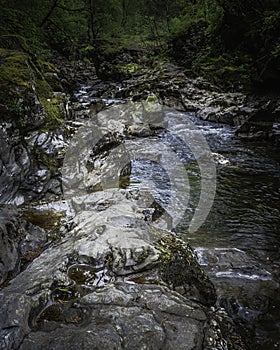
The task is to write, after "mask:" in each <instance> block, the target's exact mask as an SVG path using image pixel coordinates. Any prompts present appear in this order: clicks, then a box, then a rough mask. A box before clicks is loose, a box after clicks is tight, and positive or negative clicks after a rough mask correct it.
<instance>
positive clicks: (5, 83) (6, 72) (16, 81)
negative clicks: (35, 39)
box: [0, 48, 32, 104]
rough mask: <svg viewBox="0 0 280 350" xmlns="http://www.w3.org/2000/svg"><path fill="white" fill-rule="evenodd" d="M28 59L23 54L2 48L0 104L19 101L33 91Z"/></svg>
mask: <svg viewBox="0 0 280 350" xmlns="http://www.w3.org/2000/svg"><path fill="white" fill-rule="evenodd" d="M27 62H28V57H27V55H26V54H25V53H23V52H18V51H10V50H7V49H3V48H0V69H1V73H0V87H1V89H0V103H3V104H5V103H6V102H7V99H13V100H14V99H17V98H20V97H22V96H23V95H25V94H27V93H28V92H29V91H31V89H32V83H31V80H32V79H31V74H30V71H29V69H28V63H27Z"/></svg>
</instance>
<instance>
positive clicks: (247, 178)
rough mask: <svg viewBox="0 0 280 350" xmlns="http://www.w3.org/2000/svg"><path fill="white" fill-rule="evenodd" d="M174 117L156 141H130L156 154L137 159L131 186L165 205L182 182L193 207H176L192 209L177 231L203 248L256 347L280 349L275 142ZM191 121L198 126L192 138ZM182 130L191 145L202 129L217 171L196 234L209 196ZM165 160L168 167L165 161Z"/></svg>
mask: <svg viewBox="0 0 280 350" xmlns="http://www.w3.org/2000/svg"><path fill="white" fill-rule="evenodd" d="M166 118H167V119H168V122H169V131H166V130H164V131H159V132H158V133H157V135H156V136H153V137H150V138H146V139H144V141H142V142H141V145H140V146H139V142H137V140H130V141H127V147H128V148H129V149H132V150H133V149H137V150H138V152H139V147H140V148H141V147H142V148H143V150H142V151H143V153H144V152H146V153H147V152H150V153H152V154H153V157H154V159H151V157H148V159H144V158H145V157H142V158H141V157H138V158H137V157H135V159H134V160H133V161H132V174H131V176H130V184H129V186H128V189H135V188H140V189H142V190H143V189H145V188H146V189H147V190H148V191H150V192H151V193H152V194H153V196H154V197H155V198H156V200H157V202H158V203H160V204H161V205H162V206H166V205H167V204H168V201H170V198H171V197H172V191H173V188H172V182H171V181H170V174H172V176H173V177H176V179H175V183H176V184H177V185H176V186H177V190H178V189H179V191H178V192H180V193H181V195H182V191H180V186H181V188H184V186H185V187H187V188H188V193H189V198H188V205H186V203H184V201H182V200H181V199H180V200H179V201H178V203H177V204H176V202H174V204H173V207H172V208H171V213H170V214H171V216H173V215H176V213H178V212H180V213H181V212H182V207H180V205H181V206H184V208H183V209H184V210H185V215H184V216H183V217H182V219H181V220H180V222H179V224H178V225H177V227H176V231H177V232H178V233H179V234H180V235H181V236H182V238H183V239H185V240H187V241H188V242H190V244H191V245H192V246H193V247H195V250H196V252H197V255H198V257H199V260H200V263H201V264H202V265H204V266H205V268H206V270H207V272H208V273H209V275H210V276H211V278H212V280H213V282H214V283H215V285H216V288H217V290H218V294H219V299H218V305H219V306H222V307H224V308H226V309H227V311H228V312H229V313H230V314H231V316H232V317H233V318H235V319H236V320H237V321H238V324H239V325H240V330H241V331H242V333H243V334H244V337H245V338H246V339H247V340H248V342H249V344H250V349H278V348H280V295H279V275H280V274H279V265H280V259H279V255H280V254H279V243H280V232H279V229H280V217H279V209H280V206H279V195H280V193H279V191H280V190H279V184H280V171H279V170H280V167H279V161H280V154H279V151H278V152H277V149H276V147H273V146H269V145H267V144H254V143H252V142H250V143H246V142H244V141H241V140H240V139H238V138H237V137H236V136H235V134H234V131H235V129H234V128H233V127H231V126H226V125H221V124H215V123H209V122H203V121H200V120H198V119H196V117H195V116H194V115H193V114H190V113H178V115H176V112H170V113H169V114H168V113H167V116H166ZM184 118H186V119H188V120H191V121H192V122H193V123H195V125H196V129H195V130H192V131H191V133H190V131H189V130H188V129H189V127H188V125H187V124H186V122H185V121H184ZM175 130H176V132H175ZM178 132H186V133H187V132H188V133H189V134H188V138H187V139H188V140H190V138H191V136H192V133H197V132H201V133H202V134H203V135H204V137H205V138H206V139H207V142H208V144H209V146H210V149H211V152H212V158H213V159H214V160H215V163H216V169H217V189H216V196H215V200H214V203H213V206H212V209H211V211H210V213H209V215H208V217H207V219H206V221H205V223H204V224H203V225H202V226H201V227H200V228H199V229H198V230H197V231H196V232H193V233H189V231H188V227H189V224H190V220H191V217H192V216H193V214H194V212H195V208H196V206H197V205H198V201H199V196H200V193H201V181H200V180H201V178H200V175H201V174H200V167H199V162H198V161H197V159H195V157H194V155H193V153H192V151H191V147H188V146H187V145H186V142H182V140H181V139H180V138H178V137H176V135H178ZM174 135H175V136H174ZM159 141H160V142H159ZM187 143H190V142H189V141H188V142H187ZM163 145H164V147H163ZM174 152H175V153H176V156H174ZM140 153H141V152H140ZM162 157H165V163H164V166H162V165H159V164H158V163H159V162H157V159H162ZM178 159H179V161H180V162H181V163H182V164H184V167H185V169H187V174H188V179H187V181H186V178H185V176H183V174H180V172H179V173H177V172H176V170H174V169H176V166H177V163H178ZM181 175H182V176H181ZM178 184H179V185H178ZM180 193H179V194H178V195H180ZM186 193H187V192H186ZM175 195H176V193H175Z"/></svg>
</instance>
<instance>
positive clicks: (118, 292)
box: [0, 63, 278, 349]
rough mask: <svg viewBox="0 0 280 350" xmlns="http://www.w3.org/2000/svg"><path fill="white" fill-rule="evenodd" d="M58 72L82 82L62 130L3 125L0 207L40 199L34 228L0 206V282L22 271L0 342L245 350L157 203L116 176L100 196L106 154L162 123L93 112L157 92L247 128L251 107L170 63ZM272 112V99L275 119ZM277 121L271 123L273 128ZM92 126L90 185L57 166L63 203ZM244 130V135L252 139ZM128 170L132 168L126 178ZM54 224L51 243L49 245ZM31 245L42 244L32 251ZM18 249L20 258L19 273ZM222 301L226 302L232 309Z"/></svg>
mask: <svg viewBox="0 0 280 350" xmlns="http://www.w3.org/2000/svg"><path fill="white" fill-rule="evenodd" d="M99 68H100V67H99ZM101 68H102V67H101ZM71 71H72V73H71V74H70V73H69V72H71ZM107 73H108V74H109V73H110V72H109V71H108V72H107ZM62 74H63V75H64V78H63V79H64V80H63V81H62V85H63V86H64V87H65V88H67V89H68V91H72V92H73V90H75V91H76V89H77V86H79V85H81V84H82V86H81V87H80V88H79V90H78V91H76V93H75V95H74V96H73V97H72V98H71V101H70V104H67V105H65V106H64V107H65V123H64V125H63V128H60V129H59V130H51V131H42V130H40V131H38V130H37V131H34V130H33V131H31V130H29V131H28V132H26V133H25V134H24V135H23V136H22V135H20V136H17V134H16V133H15V132H14V127H13V129H11V130H12V131H9V127H10V126H9V125H8V126H7V124H2V131H1V132H2V136H3V137H1V141H0V142H1V143H2V146H3V147H2V149H5V150H6V151H5V152H3V154H1V164H0V165H1V166H2V168H1V169H2V172H1V181H2V183H3V187H2V188H1V196H2V197H1V202H2V203H5V204H7V203H15V204H24V205H26V203H27V201H28V200H30V199H36V200H37V201H38V202H37V203H36V206H35V213H34V212H33V211H32V210H33V209H34V208H33V209H32V208H31V209H30V208H28V207H27V209H28V210H26V208H25V217H24V219H25V220H26V221H28V222H29V224H26V222H25V221H24V220H21V219H18V217H19V214H18V212H17V211H15V209H9V211H8V212H7V210H8V209H6V208H4V209H3V213H2V212H1V218H2V219H1V232H2V242H3V244H2V245H1V250H0V253H1V261H3V263H2V265H1V274H2V281H5V280H6V279H7V277H8V273H9V272H12V273H13V274H14V275H17V276H16V277H15V278H13V279H12V280H11V281H10V283H9V285H4V286H3V289H2V290H1V291H0V299H1V302H0V305H1V306H0V314H1V317H0V328H1V343H0V348H1V349H15V348H19V349H46V348H49V349H65V348H67V349H77V348H83V349H92V348H96V349H105V348H108V347H109V348H112V349H136V348H137V349H138V348H139V349H171V348H172V349H245V348H246V347H245V345H244V344H243V342H242V340H241V338H240V336H238V334H237V333H236V331H235V325H234V321H233V320H232V319H231V318H229V316H228V315H227V314H226V312H225V311H224V309H223V308H215V306H214V305H215V302H216V291H215V288H214V287H213V284H212V282H211V281H210V279H209V278H208V277H207V276H206V275H205V273H204V271H203V270H202V269H201V267H200V265H199V264H198V262H197V258H196V255H195V253H194V252H193V250H192V248H191V247H190V246H189V245H188V244H187V243H185V242H183V241H182V240H180V239H179V238H178V236H177V235H175V234H173V233H170V232H168V231H166V230H162V229H160V228H159V227H158V225H157V223H156V222H154V221H153V220H155V218H157V217H160V219H161V215H160V214H158V213H156V214H158V215H153V213H154V212H155V207H152V208H151V206H150V201H149V200H147V198H146V197H145V195H144V194H143V193H138V192H137V191H131V192H129V191H126V190H119V189H118V190H116V189H114V187H115V183H114V181H112V184H111V186H109V188H107V189H106V191H100V190H101V189H102V183H104V179H103V178H102V176H101V175H100V174H101V173H110V172H111V171H113V169H112V166H111V165H110V162H109V161H108V159H107V158H108V157H110V152H111V151H113V150H114V149H115V148H117V147H120V146H121V145H122V143H123V140H124V139H125V138H135V137H136V138H145V137H149V136H152V135H153V134H154V132H155V130H157V128H158V126H157V125H153V126H152V127H151V125H150V124H149V123H143V121H142V120H141V118H140V120H139V118H138V116H136V118H135V116H134V118H131V119H129V118H127V116H126V117H125V118H124V119H123V120H121V119H118V118H112V119H111V120H107V119H106V113H105V114H102V113H99V115H98V116H96V113H98V112H100V111H102V110H104V109H106V108H108V107H109V106H110V105H111V104H114V103H120V104H121V103H123V102H124V101H127V100H142V99H148V100H149V98H151V99H152V100H153V99H154V97H156V100H159V101H161V102H162V103H164V104H167V105H169V106H172V107H175V108H177V109H179V110H183V111H195V113H196V114H197V116H199V117H200V118H201V119H204V120H209V121H216V122H220V123H229V124H232V125H240V124H242V125H247V124H248V123H251V122H252V123H253V122H254V118H255V116H256V115H257V114H256V109H257V107H256V105H255V104H254V102H252V101H251V102H250V101H248V100H247V99H246V96H244V95H243V94H237V93H236V94H233V93H227V94H222V93H220V92H215V91H211V89H212V87H211V86H209V85H207V83H206V82H204V81H201V80H199V79H197V80H191V79H188V78H187V77H186V74H185V73H184V72H182V70H181V69H180V68H178V67H175V66H173V65H171V64H163V65H161V66H160V68H155V69H154V70H153V71H151V69H146V71H145V69H141V74H140V75H138V77H137V78H136V77H135V76H134V75H133V74H130V76H129V77H128V76H127V75H126V76H122V81H121V82H112V81H110V82H109V81H101V80H100V79H99V78H97V76H96V75H95V70H94V69H93V68H92V67H87V66H86V65H85V64H83V63H81V64H77V65H76V68H75V69H74V70H73V65H70V64H69V66H67V65H65V69H64V71H63V72H62ZM112 74H113V75H114V72H113V73H112ZM106 78H107V79H108V78H109V77H108V76H107V77H106ZM83 96H84V97H83ZM264 110H265V109H264ZM275 110H277V106H274V105H273V108H272V114H273V113H274V111H275ZM274 117H275V116H274V114H273V118H272V119H271V120H270V121H269V122H270V123H272V125H274V126H273V128H274V129H275V130H276V129H277V128H276V126H275V123H277V118H278V117H275V118H276V119H274ZM137 118H138V119H137ZM256 118H259V117H256ZM261 119H262V118H261ZM88 122H89V123H90V124H95V125H99V127H102V128H103V130H104V134H103V135H102V139H101V141H100V142H99V143H97V144H96V145H94V147H93V148H92V149H91V156H90V157H89V159H88V162H87V163H86V167H85V168H86V170H87V172H88V173H89V174H90V175H91V176H90V179H89V181H88V182H86V183H84V182H83V181H82V182H80V183H79V182H77V180H74V183H73V179H72V178H71V171H72V170H73V169H72V170H71V168H70V172H69V173H68V175H69V178H67V173H66V174H65V173H64V180H66V183H64V186H66V188H67V181H68V184H69V188H68V189H67V195H66V199H65V200H64V201H62V199H61V193H62V183H61V173H60V170H61V166H62V161H63V159H64V155H65V151H66V149H67V147H68V146H69V143H70V140H71V142H75V136H74V138H72V137H73V135H75V134H76V133H77V130H81V128H84V129H85V130H86V128H87V126H88ZM269 127H270V129H271V124H270V126H269ZM244 128H245V126H244ZM245 129H246V130H245ZM245 129H244V130H245V131H244V134H250V133H251V134H254V130H253V131H252V130H251V129H250V128H249V129H248V128H247V127H246V128H245ZM270 129H269V130H270ZM250 130H251V131H250ZM241 131H242V129H241V130H240V132H241ZM11 135H12V136H11ZM89 136H90V135H89ZM269 138H272V139H275V140H276V137H275V136H273V135H272V136H269ZM72 145H73V143H72ZM120 154H121V153H120ZM121 155H122V154H121ZM73 164H74V163H73ZM129 172H130V167H129V165H128V166H127V167H126V169H125V170H124V173H123V174H122V175H124V176H125V175H129ZM12 174H15V175H14V176H13V177H12V176H11V175H12ZM118 175H119V174H118ZM117 180H118V179H117ZM79 186H81V188H79ZM85 188H86V191H84V189H85ZM73 189H74V190H73ZM77 189H78V191H77ZM81 190H82V192H81ZM71 191H72V192H71ZM78 194H80V197H79V196H78ZM67 196H68V198H67ZM39 200H42V203H40V202H39ZM54 200H55V201H54ZM51 201H54V202H52V203H50V207H51V208H55V209H54V210H55V211H56V212H57V211H58V212H61V211H62V210H65V211H66V216H67V220H68V225H66V226H67V227H62V231H61V232H63V234H62V235H61V234H59V233H58V231H55V228H54V227H53V226H51V225H48V221H49V219H50V218H51V216H52V214H51V213H50V212H48V210H49V209H46V208H49V207H48V202H51ZM147 203H148V205H147ZM38 208H39V212H40V213H41V214H40V213H39V215H37V214H38V213H37V214H36V212H37V211H38ZM42 208H45V209H44V210H45V212H44V214H42ZM44 220H45V222H44ZM26 225H29V226H28V227H27V226H26ZM60 226H63V224H62V223H58V227H60ZM20 230H23V233H21V235H19V231H20ZM54 231H55V236H56V237H55V241H54V242H53V239H49V241H48V238H47V237H48V234H49V233H50V232H54ZM66 232H67V233H66ZM22 235H25V237H27V238H25V239H23V238H22ZM47 242H48V244H47ZM37 248H42V249H41V250H40V251H38V252H37V253H36V252H34V254H33V255H32V254H31V253H29V255H28V254H27V253H28V252H30V251H34V250H36V249H37ZM23 256H25V263H26V264H25V266H24V269H23V271H20V263H19V260H20V257H23ZM212 256H213V255H212ZM23 260H24V259H23ZM19 272H20V273H19ZM7 284H8V283H7ZM221 288H222V287H221ZM226 302H227V301H225V302H224V305H223V304H222V303H221V305H222V306H225V307H226V308H227V309H230V307H229V306H228V305H225V303H226ZM93 344H94V345H93ZM93 346H94V347H93Z"/></svg>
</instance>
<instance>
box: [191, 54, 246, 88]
mask: <svg viewBox="0 0 280 350" xmlns="http://www.w3.org/2000/svg"><path fill="white" fill-rule="evenodd" d="M193 70H194V71H195V72H197V74H200V75H202V76H203V77H204V78H206V79H208V80H210V81H212V82H213V83H215V84H217V85H221V82H222V85H223V87H224V88H227V89H236V88H240V87H242V86H243V87H244V86H246V87H249V86H248V84H249V82H250V80H249V76H248V71H249V67H248V65H246V64H245V63H244V64H240V63H239V62H238V61H237V60H235V59H234V58H233V57H231V56H230V55H226V54H223V55H221V56H218V57H205V56H201V57H199V58H198V59H197V60H196V61H195V62H194V64H193Z"/></svg>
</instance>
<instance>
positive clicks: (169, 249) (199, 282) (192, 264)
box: [156, 235, 216, 305]
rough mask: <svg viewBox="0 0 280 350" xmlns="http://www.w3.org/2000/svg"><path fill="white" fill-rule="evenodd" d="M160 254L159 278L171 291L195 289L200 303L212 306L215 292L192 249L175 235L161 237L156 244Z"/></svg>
mask: <svg viewBox="0 0 280 350" xmlns="http://www.w3.org/2000/svg"><path fill="white" fill-rule="evenodd" d="M156 248H157V249H158V250H159V251H160V252H161V253H160V259H159V260H160V262H161V268H160V272H161V277H162V279H163V280H164V281H165V282H166V283H167V284H168V285H169V286H170V287H172V288H173V289H176V288H178V287H179V288H183V289H185V290H186V293H188V292H187V290H190V288H193V287H195V288H196V290H197V294H198V298H199V300H200V302H202V303H203V304H206V305H213V304H215V302H216V291H215V288H214V285H213V283H212V282H211V281H210V279H209V277H208V276H207V275H206V274H205V273H204V271H203V270H202V268H201V266H200V265H199V264H198V261H197V257H196V255H195V253H194V251H193V249H192V248H191V247H190V246H189V245H188V244H187V243H185V242H184V241H182V240H181V239H179V238H178V237H176V236H175V235H174V236H173V235H168V236H164V237H162V238H161V239H160V240H159V241H158V242H157V244H156Z"/></svg>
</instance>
